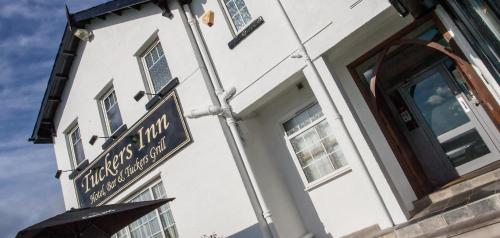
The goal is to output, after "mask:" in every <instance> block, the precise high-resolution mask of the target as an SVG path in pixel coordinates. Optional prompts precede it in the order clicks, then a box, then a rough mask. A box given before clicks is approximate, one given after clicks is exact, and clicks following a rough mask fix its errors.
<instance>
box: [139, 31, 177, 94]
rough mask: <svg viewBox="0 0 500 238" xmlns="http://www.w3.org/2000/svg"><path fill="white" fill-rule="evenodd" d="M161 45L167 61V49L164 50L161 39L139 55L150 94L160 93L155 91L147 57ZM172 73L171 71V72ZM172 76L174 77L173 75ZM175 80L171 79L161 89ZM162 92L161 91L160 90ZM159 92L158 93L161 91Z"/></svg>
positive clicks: (155, 40)
mask: <svg viewBox="0 0 500 238" xmlns="http://www.w3.org/2000/svg"><path fill="white" fill-rule="evenodd" d="M158 44H159V45H161V48H162V50H163V57H165V60H166V59H167V56H166V55H165V49H163V45H162V44H161V42H160V39H159V38H156V39H154V40H153V41H152V42H151V44H149V46H148V47H147V48H146V50H144V51H143V52H142V53H141V54H140V55H139V58H140V60H141V64H142V68H143V70H144V75H145V76H146V87H147V91H148V92H150V93H158V92H157V91H156V90H155V87H154V85H153V79H152V78H151V75H150V74H149V67H148V64H147V62H146V56H147V55H149V53H151V51H152V50H153V49H154V48H155V47H156V46H157V45H158ZM167 64H168V61H167ZM169 70H170V67H169ZM170 72H171V71H170ZM171 76H172V75H171ZM172 79H173V77H172V78H171V79H169V80H168V81H167V83H166V84H165V85H163V86H162V87H161V88H163V87H165V86H166V85H167V84H168V83H169V82H170V81H171V80H172ZM160 90H161V89H160ZM160 90H158V91H160Z"/></svg>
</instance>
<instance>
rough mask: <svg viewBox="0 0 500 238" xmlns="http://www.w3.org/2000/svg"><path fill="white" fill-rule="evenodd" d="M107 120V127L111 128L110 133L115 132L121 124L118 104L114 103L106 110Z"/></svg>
mask: <svg viewBox="0 0 500 238" xmlns="http://www.w3.org/2000/svg"><path fill="white" fill-rule="evenodd" d="M108 121H109V128H110V129H111V134H112V133H113V132H115V131H116V130H117V129H118V128H119V127H120V126H121V125H122V124H123V121H122V116H121V114H120V108H119V107H118V104H115V105H114V106H113V107H112V108H111V109H110V110H109V111H108Z"/></svg>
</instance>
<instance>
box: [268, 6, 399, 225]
mask: <svg viewBox="0 0 500 238" xmlns="http://www.w3.org/2000/svg"><path fill="white" fill-rule="evenodd" d="M275 2H276V3H277V5H278V7H279V9H280V13H281V15H282V17H283V18H285V19H286V25H287V27H288V28H289V30H290V32H291V33H292V34H293V36H294V40H295V41H296V42H297V47H298V51H299V52H298V53H299V54H300V55H293V56H292V57H293V58H302V57H303V58H304V60H305V61H306V64H307V67H309V68H310V69H311V70H312V72H313V77H312V78H311V77H308V78H307V81H309V82H310V84H315V85H319V86H320V87H319V88H320V90H321V93H322V94H324V95H327V98H328V100H329V103H327V105H326V106H328V107H329V110H328V111H329V112H330V113H331V115H330V116H331V119H332V120H331V121H332V122H333V123H334V125H332V126H333V127H334V128H340V129H341V131H340V132H341V133H343V134H344V135H345V137H346V138H347V141H346V145H347V146H349V147H351V148H352V149H353V150H354V152H355V154H356V157H357V159H358V160H359V161H360V162H361V165H362V171H360V172H362V173H363V174H364V176H363V177H367V178H368V180H369V183H370V185H371V186H369V187H370V188H372V189H373V192H374V193H375V194H376V195H377V196H376V197H377V200H378V202H379V203H380V205H381V206H382V207H383V209H384V213H385V215H386V216H387V218H388V219H389V220H390V222H391V223H392V225H394V220H393V219H392V216H391V215H390V213H389V210H388V209H387V206H386V205H385V203H384V200H383V198H382V195H381V194H380V191H379V190H378V188H377V186H376V184H375V182H374V180H373V177H372V176H371V174H370V172H369V171H368V168H367V166H366V164H365V162H364V161H363V159H362V157H361V154H360V153H359V150H358V148H357V147H356V145H355V144H354V142H353V139H352V137H351V135H350V134H349V131H348V130H347V127H346V125H345V123H344V120H343V119H342V116H341V115H340V114H339V112H338V109H337V107H336V106H335V104H334V102H333V99H332V98H331V96H330V94H329V93H328V90H327V88H326V86H325V84H324V82H323V80H322V79H321V76H320V74H319V71H318V69H317V68H316V65H314V63H313V62H312V60H311V58H310V56H309V54H308V53H307V50H306V48H305V47H304V44H302V41H301V40H300V37H299V34H298V33H297V31H296V30H295V28H294V26H293V24H292V21H291V20H290V18H289V17H288V14H287V13H286V11H285V8H284V7H283V4H282V3H281V1H280V0H275ZM300 56H302V57H300Z"/></svg>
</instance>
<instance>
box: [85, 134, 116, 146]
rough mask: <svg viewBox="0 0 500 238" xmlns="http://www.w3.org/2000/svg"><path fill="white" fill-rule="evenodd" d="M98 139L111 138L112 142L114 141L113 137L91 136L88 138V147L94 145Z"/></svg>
mask: <svg viewBox="0 0 500 238" xmlns="http://www.w3.org/2000/svg"><path fill="white" fill-rule="evenodd" d="M99 138H104V139H109V138H111V139H113V140H114V139H115V137H114V136H97V135H93V136H92V137H90V140H89V144H90V145H94V144H95V142H96V141H97V139H99Z"/></svg>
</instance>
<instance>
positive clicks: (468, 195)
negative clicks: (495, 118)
mask: <svg viewBox="0 0 500 238" xmlns="http://www.w3.org/2000/svg"><path fill="white" fill-rule="evenodd" d="M435 193H437V195H436V194H431V195H429V196H428V197H429V198H430V200H431V203H430V204H429V205H428V206H427V207H426V208H424V209H423V210H422V211H420V212H418V213H417V214H416V215H415V216H414V217H413V218H412V219H410V220H409V221H408V222H406V223H403V224H400V225H397V226H395V227H392V228H390V229H386V230H383V231H381V232H379V233H378V234H374V235H373V236H371V237H379V238H423V237H455V236H457V237H458V235H459V234H464V233H467V232H472V231H474V232H476V233H477V232H479V233H481V230H480V229H481V227H486V226H491V225H497V226H500V219H498V218H500V169H495V170H492V171H489V172H488V173H485V174H482V175H479V176H476V177H472V178H470V179H468V180H465V181H462V182H460V183H457V184H454V185H451V186H449V187H446V188H443V189H442V190H440V191H437V192H435ZM481 237H485V238H486V237H498V236H488V235H484V236H481Z"/></svg>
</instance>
